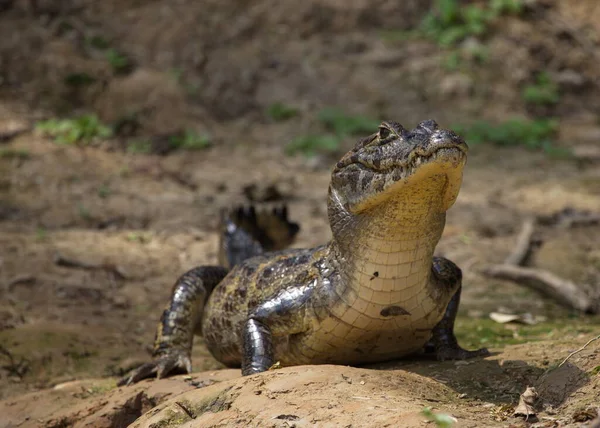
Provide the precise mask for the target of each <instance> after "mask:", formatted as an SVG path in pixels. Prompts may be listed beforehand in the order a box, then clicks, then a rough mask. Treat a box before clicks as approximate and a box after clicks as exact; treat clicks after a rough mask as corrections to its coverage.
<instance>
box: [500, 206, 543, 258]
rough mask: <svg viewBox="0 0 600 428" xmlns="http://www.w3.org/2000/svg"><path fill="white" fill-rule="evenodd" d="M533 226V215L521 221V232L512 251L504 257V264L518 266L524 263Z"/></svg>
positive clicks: (530, 242) (527, 254)
mask: <svg viewBox="0 0 600 428" xmlns="http://www.w3.org/2000/svg"><path fill="white" fill-rule="evenodd" d="M534 228H535V219H534V218H533V217H531V218H528V219H527V220H525V222H524V223H523V227H522V228H521V233H520V234H519V237H518V238H517V246H516V247H515V249H514V251H513V252H512V253H511V254H510V255H509V256H508V257H507V258H506V260H505V261H504V264H509V265H514V266H520V265H522V264H524V263H525V261H526V260H527V257H529V253H530V251H531V246H532V237H533V231H534Z"/></svg>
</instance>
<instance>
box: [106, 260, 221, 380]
mask: <svg viewBox="0 0 600 428" xmlns="http://www.w3.org/2000/svg"><path fill="white" fill-rule="evenodd" d="M225 275H227V269H225V268H223V267H220V266H201V267H197V268H194V269H192V270H190V271H188V272H186V273H184V274H183V275H182V276H181V277H179V279H178V280H177V282H175V285H174V286H173V291H172V293H171V300H170V302H169V304H168V305H167V307H166V308H165V310H164V311H163V313H162V316H161V318H160V322H159V323H158V327H157V329H156V337H155V339H154V351H153V353H152V356H153V358H154V359H153V361H152V362H149V363H146V364H143V365H142V366H140V367H138V368H137V369H135V370H134V371H133V372H132V373H131V374H130V375H129V376H126V377H124V378H123V379H121V380H120V381H119V383H118V385H130V384H132V383H135V382H139V381H140V380H142V379H146V378H148V377H152V376H154V375H156V377H157V378H161V377H165V376H167V375H169V374H177V373H190V372H191V371H192V361H191V352H192V343H193V340H194V331H196V330H197V329H198V327H199V325H200V322H201V320H202V314H203V312H204V305H205V304H206V300H207V299H208V296H209V295H210V293H211V291H212V290H213V288H214V287H215V286H216V285H217V284H218V283H219V282H221V280H222V279H223V278H225Z"/></svg>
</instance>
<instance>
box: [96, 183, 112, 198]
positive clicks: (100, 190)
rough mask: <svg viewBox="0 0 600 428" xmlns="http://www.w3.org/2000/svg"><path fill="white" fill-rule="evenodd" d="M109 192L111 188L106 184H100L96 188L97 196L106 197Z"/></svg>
mask: <svg viewBox="0 0 600 428" xmlns="http://www.w3.org/2000/svg"><path fill="white" fill-rule="evenodd" d="M111 193H112V190H110V187H108V186H107V185H102V186H100V187H99V188H98V196H99V197H101V198H102V199H105V198H108V197H109V196H110V194H111Z"/></svg>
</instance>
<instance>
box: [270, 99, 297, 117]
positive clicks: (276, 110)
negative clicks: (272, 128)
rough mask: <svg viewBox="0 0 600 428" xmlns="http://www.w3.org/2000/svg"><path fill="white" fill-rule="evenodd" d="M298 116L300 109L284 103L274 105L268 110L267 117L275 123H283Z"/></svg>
mask: <svg viewBox="0 0 600 428" xmlns="http://www.w3.org/2000/svg"><path fill="white" fill-rule="evenodd" d="M297 115H298V109H297V108H295V107H291V106H288V105H285V104H283V103H279V102H277V103H273V104H271V105H270V106H269V107H268V108H267V116H269V117H270V118H271V119H272V120H274V121H275V122H283V121H284V120H288V119H291V118H292V117H294V116H297Z"/></svg>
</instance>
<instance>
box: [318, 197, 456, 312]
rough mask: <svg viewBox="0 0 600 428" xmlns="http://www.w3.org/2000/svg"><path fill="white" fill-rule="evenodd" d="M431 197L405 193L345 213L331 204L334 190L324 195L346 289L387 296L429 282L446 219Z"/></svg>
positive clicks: (443, 211) (332, 244)
mask: <svg viewBox="0 0 600 428" xmlns="http://www.w3.org/2000/svg"><path fill="white" fill-rule="evenodd" d="M429 195H431V194H429ZM436 196H437V195H432V196H430V197H429V198H428V194H427V193H425V194H416V193H415V191H411V189H408V190H407V191H404V192H398V193H396V194H394V195H393V196H391V197H390V198H388V199H387V200H385V201H384V202H381V203H379V204H377V205H376V206H374V207H372V208H370V209H368V210H365V211H363V212H361V213H359V214H351V213H349V212H348V210H346V208H345V207H343V206H342V205H341V204H339V203H337V202H339V200H336V192H335V191H334V190H332V191H331V192H330V201H329V202H330V203H329V217H330V223H331V228H332V232H333V240H332V243H331V249H332V251H333V252H334V253H335V254H336V258H338V259H339V260H340V261H342V263H340V264H339V270H340V273H341V274H342V276H344V277H345V278H346V281H347V283H348V285H350V286H351V287H352V288H354V289H356V290H358V289H361V288H362V289H365V288H366V289H373V290H375V291H378V292H380V293H391V292H402V291H403V290H406V289H407V288H412V287H419V286H423V285H424V283H425V282H427V281H428V280H429V276H430V273H431V265H432V257H433V252H434V250H435V247H436V245H437V243H438V242H439V240H440V238H441V236H442V232H443V230H444V225H445V221H446V213H445V210H444V208H443V203H442V200H441V198H440V197H439V196H437V197H436ZM391 303H393V302H391Z"/></svg>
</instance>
